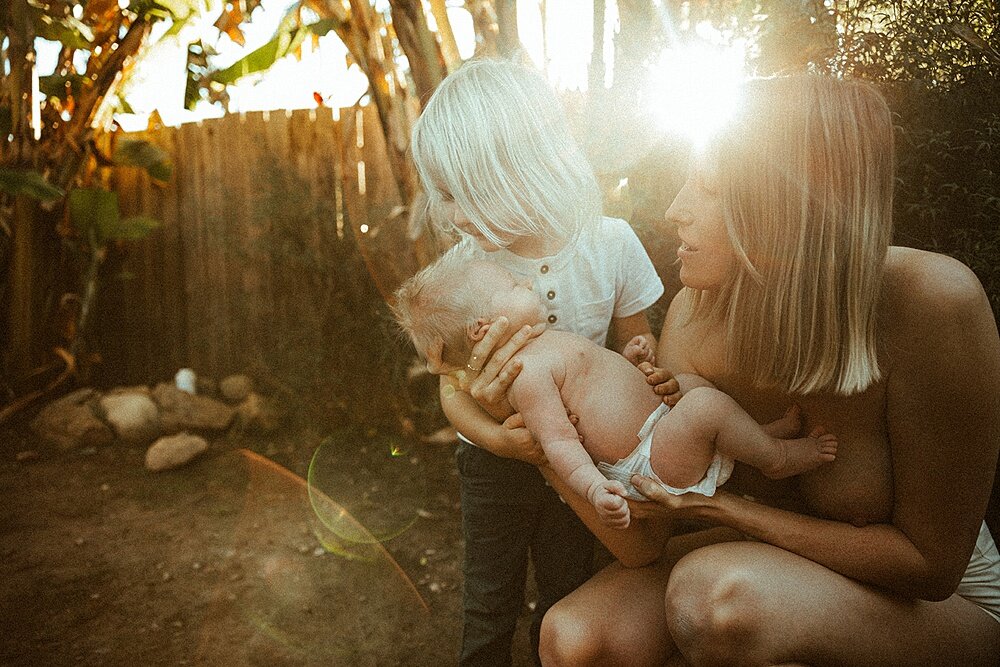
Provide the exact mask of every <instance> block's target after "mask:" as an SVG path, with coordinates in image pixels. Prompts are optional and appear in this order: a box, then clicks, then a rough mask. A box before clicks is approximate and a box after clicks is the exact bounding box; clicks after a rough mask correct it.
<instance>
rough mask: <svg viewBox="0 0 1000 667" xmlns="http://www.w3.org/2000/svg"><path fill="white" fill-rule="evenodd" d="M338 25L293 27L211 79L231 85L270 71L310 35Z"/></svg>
mask: <svg viewBox="0 0 1000 667" xmlns="http://www.w3.org/2000/svg"><path fill="white" fill-rule="evenodd" d="M338 25H339V22H338V21H336V20H335V19H324V20H322V21H317V22H316V23H311V24H309V25H305V26H302V27H293V28H291V29H289V30H288V31H281V32H279V33H278V35H277V36H276V37H275V38H274V39H272V40H271V41H270V42H268V43H267V44H265V45H264V46H262V47H260V48H259V49H256V50H255V51H253V52H251V53H250V54H248V55H247V56H245V57H243V58H240V59H239V60H237V61H236V62H234V63H233V64H232V65H230V66H229V67H226V68H225V69H221V70H217V71H215V72H212V73H211V74H210V77H211V79H212V80H213V81H215V82H217V83H220V84H223V85H229V84H231V83H234V82H235V81H237V80H238V79H241V78H243V77H244V76H247V75H248V74H254V73H256V72H263V71H265V70H268V69H270V68H271V66H273V65H274V63H276V62H277V61H278V60H280V59H281V58H284V57H285V56H287V55H289V54H291V53H294V52H295V51H296V50H297V49H298V48H299V46H301V45H302V42H303V41H304V40H305V38H306V37H307V36H309V35H310V34H313V35H317V36H322V35H325V34H327V33H328V32H330V31H331V30H335V29H336V28H337V26H338Z"/></svg>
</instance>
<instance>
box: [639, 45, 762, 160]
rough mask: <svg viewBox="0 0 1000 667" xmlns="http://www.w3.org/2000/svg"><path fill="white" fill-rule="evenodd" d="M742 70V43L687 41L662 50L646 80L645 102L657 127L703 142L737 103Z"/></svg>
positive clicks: (744, 51)
mask: <svg viewBox="0 0 1000 667" xmlns="http://www.w3.org/2000/svg"><path fill="white" fill-rule="evenodd" d="M745 68H746V47H745V44H744V43H743V42H736V43H733V44H730V45H727V46H716V45H713V44H709V43H708V42H693V43H687V44H683V45H679V46H676V47H672V48H669V49H666V50H664V51H663V53H661V54H660V58H659V60H658V62H657V64H656V67H655V68H654V69H653V71H652V72H651V74H650V81H649V90H650V91H651V92H650V98H649V105H650V109H651V111H652V112H653V114H654V116H655V117H656V119H657V121H658V123H659V125H660V127H661V129H663V130H664V131H666V132H671V133H679V134H683V135H685V136H686V137H688V138H689V139H690V140H691V142H692V143H693V144H694V145H695V147H700V146H703V145H704V143H705V141H706V140H707V139H708V137H709V136H710V135H711V134H712V132H714V131H715V130H716V129H717V128H718V127H720V126H721V125H722V124H723V123H724V122H725V121H726V119H727V118H729V117H730V116H731V115H732V113H733V111H734V110H735V109H736V107H737V105H738V104H739V87H740V83H741V82H742V81H743V79H744V78H745V76H746V73H745V72H746V70H745Z"/></svg>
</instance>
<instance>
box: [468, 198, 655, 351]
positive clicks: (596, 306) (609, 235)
mask: <svg viewBox="0 0 1000 667" xmlns="http://www.w3.org/2000/svg"><path fill="white" fill-rule="evenodd" d="M455 251H456V252H463V253H469V255H470V256H471V257H475V258H477V259H486V260H489V261H491V262H494V263H496V264H499V265H500V266H502V267H504V268H505V269H507V270H508V271H510V272H511V273H513V274H515V275H519V276H526V277H530V278H531V279H532V288H533V289H534V291H535V293H536V294H538V295H539V296H540V297H541V298H542V301H543V302H544V303H545V306H546V309H547V310H548V314H547V320H548V327H549V328H552V329H558V330H561V331H572V332H573V333H577V334H580V335H581V336H586V337H587V338H589V339H590V340H592V341H594V342H595V343H597V344H598V345H601V346H602V347H603V346H604V345H605V343H606V342H607V337H608V325H609V324H610V323H611V318H613V317H618V318H621V317H629V316H630V315H635V314H636V313H638V312H641V311H643V310H645V309H646V308H648V307H649V306H651V305H653V304H654V303H655V302H656V300H657V299H659V298H660V296H662V294H663V283H662V282H661V281H660V277H659V276H658V275H657V274H656V270H655V269H654V268H653V262H652V261H650V259H649V255H647V254H646V249H645V248H643V247H642V243H641V242H640V241H639V238H638V237H637V236H636V235H635V232H634V231H633V230H632V227H631V226H630V225H629V224H628V223H627V222H625V221H624V220H621V219H619V218H608V217H602V218H601V219H600V220H599V221H598V223H597V224H596V225H594V227H593V228H592V229H587V230H584V231H582V232H581V233H580V234H579V236H578V237H577V238H576V239H574V240H572V241H570V242H569V243H567V244H566V246H565V247H564V248H563V249H562V250H560V251H559V252H558V253H556V254H555V255H552V256H550V257H542V258H539V259H533V258H527V257H520V256H518V255H515V254H514V253H512V252H510V251H509V250H506V249H503V248H502V249H500V250H496V251H494V252H486V251H485V250H483V249H482V248H480V247H479V245H478V244H476V242H475V241H474V240H472V239H464V240H463V241H462V242H461V243H460V244H459V246H458V247H457V248H456V249H455Z"/></svg>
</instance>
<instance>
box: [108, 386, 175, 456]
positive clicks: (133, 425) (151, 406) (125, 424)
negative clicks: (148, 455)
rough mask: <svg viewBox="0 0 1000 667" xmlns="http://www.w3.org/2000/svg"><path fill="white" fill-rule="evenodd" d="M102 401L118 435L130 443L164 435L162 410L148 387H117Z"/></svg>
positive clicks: (141, 442)
mask: <svg viewBox="0 0 1000 667" xmlns="http://www.w3.org/2000/svg"><path fill="white" fill-rule="evenodd" d="M98 405H99V406H100V410H101V412H102V413H103V414H104V420H105V421H106V422H107V423H108V424H110V425H111V428H112V429H114V431H115V435H117V436H118V438H119V439H121V440H122V441H124V442H126V443H128V444H134V445H144V444H146V443H147V442H151V441H153V440H155V439H156V438H157V436H159V435H160V411H159V410H158V409H157V407H156V403H154V402H153V399H151V398H150V397H149V390H148V389H146V388H145V387H142V388H139V389H134V388H132V389H122V390H115V391H114V392H111V393H109V394H107V395H105V396H103V397H101V400H100V401H99V402H98Z"/></svg>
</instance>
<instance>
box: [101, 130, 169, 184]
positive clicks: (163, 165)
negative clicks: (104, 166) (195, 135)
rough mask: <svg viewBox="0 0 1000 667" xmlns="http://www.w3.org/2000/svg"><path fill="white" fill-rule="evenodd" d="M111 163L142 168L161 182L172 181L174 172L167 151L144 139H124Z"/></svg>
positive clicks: (119, 143) (116, 148)
mask: <svg viewBox="0 0 1000 667" xmlns="http://www.w3.org/2000/svg"><path fill="white" fill-rule="evenodd" d="M111 161H112V162H114V163H115V164H120V165H125V166H129V167H142V168H143V169H145V170H146V171H147V172H149V175H150V176H152V177H153V178H155V179H157V180H160V181H167V180H170V174H171V173H172V172H173V165H171V164H170V158H169V156H168V155H167V153H166V151H164V150H163V149H162V148H160V147H159V146H157V145H156V144H152V143H150V142H148V141H146V140H144V139H122V140H121V141H119V142H118V144H117V145H116V146H115V152H114V155H112V156H111Z"/></svg>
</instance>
